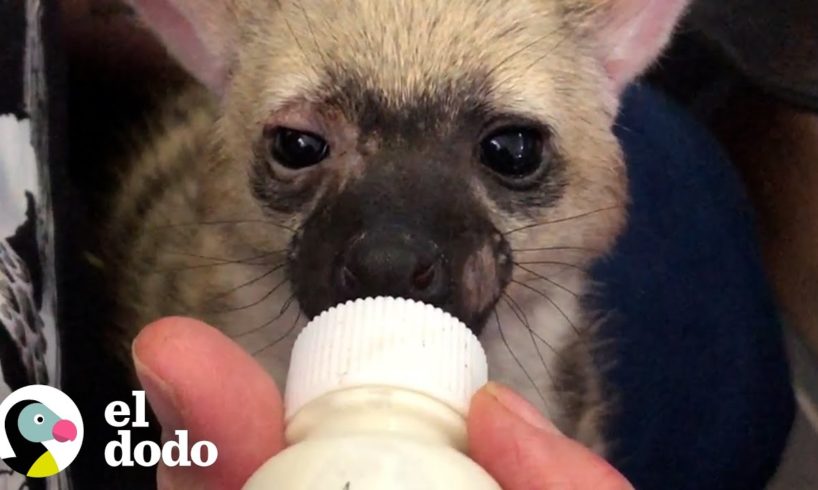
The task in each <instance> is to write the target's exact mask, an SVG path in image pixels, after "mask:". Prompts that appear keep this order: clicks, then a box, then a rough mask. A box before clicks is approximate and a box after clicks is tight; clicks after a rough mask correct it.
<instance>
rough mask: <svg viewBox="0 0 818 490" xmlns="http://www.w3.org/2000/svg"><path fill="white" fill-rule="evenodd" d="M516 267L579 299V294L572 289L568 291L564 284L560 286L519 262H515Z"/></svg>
mask: <svg viewBox="0 0 818 490" xmlns="http://www.w3.org/2000/svg"><path fill="white" fill-rule="evenodd" d="M514 265H515V266H517V267H519V268H520V269H522V270H524V271H526V272H528V273H529V274H533V275H534V276H536V277H537V278H538V279H541V280H543V281H546V282H548V283H549V284H553V285H554V286H555V287H557V288H559V289H562V290H563V291H565V292H566V293H568V294H570V295H572V296H573V297H575V298H579V294H578V293H576V292H574V291H571V290H570V289H568V288H567V287H565V286H563V285H562V284H560V283H558V282H556V281H554V280H553V279H549V278H548V277H546V276H544V275H542V274H540V273H538V272H535V271H533V270H531V269H529V268H527V267H525V266H522V265H520V264H518V263H517V262H514Z"/></svg>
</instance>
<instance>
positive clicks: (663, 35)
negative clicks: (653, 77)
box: [600, 0, 690, 91]
mask: <svg viewBox="0 0 818 490" xmlns="http://www.w3.org/2000/svg"><path fill="white" fill-rule="evenodd" d="M689 3H690V1H689V0H611V5H610V10H609V11H608V14H609V16H610V18H609V19H608V20H607V22H606V23H605V25H606V27H605V28H604V29H603V30H602V37H601V39H600V42H601V45H602V48H603V50H604V52H606V53H607V54H606V56H605V67H606V69H607V70H608V74H609V75H610V77H611V79H612V80H613V82H614V85H615V86H616V89H617V90H618V91H620V90H622V89H623V88H624V87H625V85H627V84H628V83H630V82H631V81H632V80H633V79H634V78H635V77H636V76H638V75H639V74H640V73H642V71H644V70H645V69H646V68H647V67H648V65H650V63H651V62H653V60H654V59H655V58H656V57H657V56H658V55H659V53H660V52H661V50H662V49H663V48H664V47H665V45H666V44H667V42H668V40H669V39H670V37H671V35H672V34H673V28H674V26H675V25H676V22H677V21H678V20H679V17H680V16H681V14H682V13H683V12H684V10H685V8H686V7H687V5H688V4H689Z"/></svg>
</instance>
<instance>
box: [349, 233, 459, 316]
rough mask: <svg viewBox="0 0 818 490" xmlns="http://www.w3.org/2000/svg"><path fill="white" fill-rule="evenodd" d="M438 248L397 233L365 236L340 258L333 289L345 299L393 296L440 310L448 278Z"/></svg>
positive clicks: (409, 234)
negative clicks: (434, 306) (437, 307)
mask: <svg viewBox="0 0 818 490" xmlns="http://www.w3.org/2000/svg"><path fill="white" fill-rule="evenodd" d="M446 269H447V267H446V264H445V263H444V259H443V256H442V255H441V253H440V250H439V249H438V247H437V245H435V243H434V242H433V241H431V240H429V239H425V238H419V237H415V236H413V235H412V234H411V233H408V232H404V231H402V230H400V229H387V230H381V231H375V232H367V233H364V234H362V235H360V236H359V237H358V238H356V239H355V240H353V241H352V242H351V243H350V244H349V246H348V248H347V250H345V251H344V252H343V253H342V254H341V260H340V261H339V264H338V266H337V267H336V271H335V286H336V288H337V291H338V293H339V295H340V296H341V297H342V298H343V299H344V300H348V299H356V298H363V297H369V296H395V297H401V298H408V299H414V300H417V301H422V302H425V303H429V304H432V305H436V306H441V305H443V304H444V303H446V302H447V300H448V299H449V274H448V271H447V270H446Z"/></svg>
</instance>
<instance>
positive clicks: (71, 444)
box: [0, 385, 83, 478]
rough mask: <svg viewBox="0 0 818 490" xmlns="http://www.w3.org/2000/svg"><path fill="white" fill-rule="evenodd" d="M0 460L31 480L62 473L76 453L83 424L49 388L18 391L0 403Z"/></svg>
mask: <svg viewBox="0 0 818 490" xmlns="http://www.w3.org/2000/svg"><path fill="white" fill-rule="evenodd" d="M0 420H2V425H0V429H2V437H0V458H2V459H3V462H5V463H6V464H7V465H8V466H9V468H11V469H12V470H14V471H16V472H18V473H21V474H23V475H26V476H29V477H32V478H45V477H48V476H53V475H56V474H57V473H59V472H61V471H63V470H65V469H66V468H67V467H68V465H70V464H71V463H72V462H73V461H74V459H75V458H76V457H77V454H79V451H80V447H81V446H82V438H83V425H82V416H81V415H80V412H79V409H77V406H76V405H75V404H74V402H73V401H72V400H71V398H69V397H68V395H66V394H65V393H63V392H62V391H60V390H58V389H56V388H53V387H51V386H44V385H31V386H26V387H24V388H20V389H19V390H17V391H15V392H14V393H12V394H11V395H9V396H8V397H6V399H5V400H3V403H0Z"/></svg>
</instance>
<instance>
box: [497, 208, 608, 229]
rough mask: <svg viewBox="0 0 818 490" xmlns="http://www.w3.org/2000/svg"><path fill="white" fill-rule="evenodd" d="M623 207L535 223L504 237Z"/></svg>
mask: <svg viewBox="0 0 818 490" xmlns="http://www.w3.org/2000/svg"><path fill="white" fill-rule="evenodd" d="M621 207H622V206H610V207H607V208H601V209H596V210H594V211H588V212H587V213H581V214H577V215H574V216H570V217H567V218H559V219H554V220H549V221H543V222H541V223H533V224H530V225H525V226H521V227H519V228H515V229H513V230H509V231H506V232H504V233H503V235H506V236H508V235H511V234H512V233H518V232H520V231H525V230H530V229H531V228H537V227H539V226H546V225H555V224H558V223H565V222H567V221H573V220H575V219H581V218H587V217H588V216H593V215H595V214H599V213H602V212H605V211H611V210H614V209H619V208H621Z"/></svg>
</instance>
